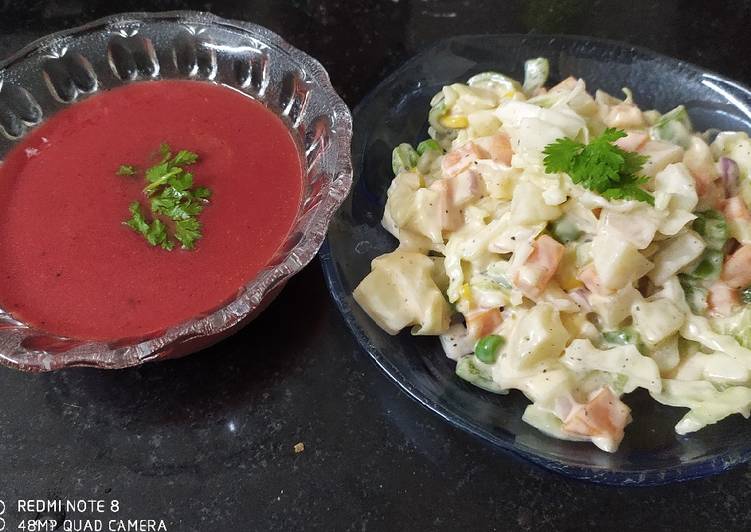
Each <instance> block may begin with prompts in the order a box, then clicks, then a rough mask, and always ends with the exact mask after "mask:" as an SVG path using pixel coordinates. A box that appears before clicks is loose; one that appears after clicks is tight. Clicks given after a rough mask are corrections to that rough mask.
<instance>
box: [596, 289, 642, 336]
mask: <svg viewBox="0 0 751 532" xmlns="http://www.w3.org/2000/svg"><path fill="white" fill-rule="evenodd" d="M641 300H642V295H641V294H640V293H639V291H638V290H637V289H636V288H634V287H633V286H631V285H630V284H628V285H626V286H624V287H623V288H621V289H620V290H618V291H617V292H615V293H614V294H612V295H601V294H596V293H592V294H591V295H590V296H589V304H590V305H592V310H594V311H595V312H596V313H597V314H598V315H599V316H600V318H602V322H603V324H604V325H605V327H607V328H609V329H615V328H617V327H618V326H619V325H620V324H621V322H623V320H625V319H626V318H628V317H629V316H630V315H631V307H632V306H633V304H634V303H637V302H639V301H641Z"/></svg>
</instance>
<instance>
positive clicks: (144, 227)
mask: <svg viewBox="0 0 751 532" xmlns="http://www.w3.org/2000/svg"><path fill="white" fill-rule="evenodd" d="M128 209H129V210H130V215H131V216H130V219H129V220H127V221H125V222H123V223H124V224H125V225H127V226H128V227H130V228H131V229H133V230H134V231H135V232H136V233H140V234H142V235H144V236H145V235H146V233H148V232H149V223H148V222H147V221H146V218H145V217H144V215H143V212H142V211H141V204H140V203H138V202H137V201H134V202H133V203H131V204H130V207H128Z"/></svg>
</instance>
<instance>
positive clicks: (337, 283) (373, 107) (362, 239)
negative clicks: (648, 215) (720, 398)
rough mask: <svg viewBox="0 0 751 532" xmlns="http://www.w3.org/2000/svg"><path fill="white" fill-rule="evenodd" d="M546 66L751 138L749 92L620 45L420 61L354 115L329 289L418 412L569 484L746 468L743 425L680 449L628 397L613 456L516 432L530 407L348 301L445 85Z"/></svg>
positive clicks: (490, 49)
mask: <svg viewBox="0 0 751 532" xmlns="http://www.w3.org/2000/svg"><path fill="white" fill-rule="evenodd" d="M538 56H545V57H547V58H549V59H550V63H551V78H552V81H553V82H555V81H556V80H560V79H563V78H565V77H567V76H568V75H574V76H578V77H583V78H584V79H585V80H586V81H587V87H588V89H590V90H594V89H596V88H601V89H604V90H607V91H608V92H610V93H612V94H617V93H619V92H620V89H621V87H624V86H628V87H630V88H632V89H633V92H634V97H635V99H636V101H637V102H639V103H640V104H642V105H643V106H646V107H647V108H650V107H653V108H657V109H659V110H661V111H667V110H669V109H671V108H673V107H674V106H676V105H678V104H680V103H683V104H685V105H686V107H687V108H688V112H689V114H690V115H691V118H692V120H693V122H694V124H695V125H696V127H697V128H698V129H707V128H710V127H716V128H720V129H731V130H732V129H735V130H738V129H740V130H746V131H748V130H749V129H751V127H750V126H751V110H750V108H749V106H750V105H751V92H749V89H747V88H745V87H743V86H742V85H740V84H738V83H735V82H733V81H730V80H728V79H725V78H723V77H722V76H718V75H716V74H712V73H710V72H706V71H704V70H702V69H700V68H698V67H695V66H692V65H688V64H686V63H683V62H681V61H678V60H675V59H671V58H668V57H664V56H661V55H658V54H655V53H653V52H650V51H648V50H644V49H641V48H635V47H632V46H628V45H625V44H619V43H614V42H609V41H602V40H596V39H589V38H582V37H554V36H542V35H535V36H520V35H495V36H491V35H483V36H465V37H456V38H451V39H448V40H445V41H441V42H440V43H438V44H435V45H433V46H431V47H430V48H428V49H426V50H425V51H423V52H422V53H420V54H419V55H417V56H416V57H414V58H413V59H411V60H410V61H408V62H407V63H406V64H405V65H404V66H402V67H401V68H400V69H398V70H397V71H396V72H395V73H393V74H392V75H391V76H390V77H388V78H387V79H386V80H384V81H383V82H382V83H381V84H380V85H379V86H378V87H377V88H376V89H375V90H374V91H373V92H372V93H370V95H368V96H367V97H366V98H365V100H363V102H362V103H361V104H360V105H359V107H358V108H357V109H356V110H355V112H354V116H355V132H354V139H353V163H354V168H355V182H354V185H353V188H352V193H351V194H350V196H349V197H348V198H347V200H346V201H345V202H344V205H343V207H342V208H341V209H340V210H339V212H338V213H337V214H336V216H335V217H334V219H333V221H332V223H331V226H330V228H329V235H328V238H327V242H326V243H325V244H324V247H323V249H322V250H321V255H320V256H321V260H322V262H323V266H324V272H325V275H326V279H327V282H328V284H329V288H330V289H331V292H332V294H333V296H334V299H335V300H336V303H337V305H338V306H339V309H340V310H341V312H342V314H343V315H344V318H345V320H346V322H347V324H348V325H349V328H350V329H351V330H352V332H353V333H354V335H355V337H356V338H357V340H358V341H359V343H360V344H361V345H362V347H363V348H364V349H365V350H366V351H367V352H368V353H369V354H370V356H371V357H372V358H373V359H374V360H375V361H376V363H377V364H378V365H379V366H380V367H381V368H382V369H383V370H384V371H385V372H386V373H387V374H388V375H389V376H390V377H391V378H392V379H393V380H394V381H396V382H397V384H399V386H401V388H402V389H403V390H404V391H406V392H407V393H408V394H409V395H411V396H412V397H413V398H414V399H416V400H417V401H418V402H420V403H421V404H423V405H424V406H426V407H427V408H429V409H431V410H432V411H434V412H435V413H437V414H438V415H439V416H441V417H443V418H444V419H446V420H447V421H448V422H449V423H451V424H453V425H455V426H457V427H459V428H461V429H463V430H466V431H467V432H469V433H471V434H474V435H476V436H479V437H480V438H482V439H483V440H486V441H488V442H490V443H491V444H493V445H495V446H496V447H498V448H500V449H504V450H506V451H511V452H512V453H514V454H516V455H518V456H521V457H523V458H525V459H527V460H530V461H532V462H534V463H536V464H539V465H541V466H543V467H546V468H548V469H552V470H554V471H557V472H559V473H563V474H565V475H568V476H571V477H576V478H580V479H586V480H590V481H594V482H600V483H606V484H661V483H667V482H672V481H677V480H686V479H689V478H694V477H701V476H704V475H708V474H712V473H716V472H718V471H722V470H724V469H727V468H729V467H732V466H734V465H736V464H739V463H742V462H745V461H747V460H748V459H749V457H751V422H748V421H746V420H744V419H743V418H742V417H741V416H732V417H730V418H728V419H726V420H724V421H722V422H720V423H718V424H716V425H713V426H710V427H707V428H706V429H704V430H701V431H699V432H698V433H694V434H692V435H689V436H686V437H680V436H678V435H677V434H675V432H674V431H673V427H674V425H675V423H676V422H677V421H678V419H680V417H681V416H682V415H683V414H684V413H685V410H683V409H677V408H668V407H663V406H661V405H659V404H657V403H655V402H654V401H652V400H651V399H650V397H649V395H648V394H639V393H635V394H630V395H628V396H626V399H625V400H626V402H627V403H628V404H629V406H631V407H632V410H633V416H634V421H633V423H632V424H631V425H629V426H628V427H627V429H626V437H625V439H624V441H623V444H622V445H621V448H620V449H619V450H618V452H617V453H615V454H608V453H605V452H603V451H600V450H598V449H597V448H596V447H594V446H593V445H591V444H588V443H575V442H566V441H560V440H555V439H553V438H549V437H547V436H545V435H543V434H542V433H540V432H538V431H537V430H536V429H534V428H533V427H531V426H529V425H527V424H526V423H524V422H523V421H522V420H521V416H522V413H523V412H524V407H525V406H526V404H527V403H528V401H527V400H526V399H525V398H524V397H523V396H522V395H521V393H518V392H512V393H510V394H509V395H507V396H497V395H493V394H490V393H486V392H483V391H482V390H480V389H478V388H475V387H473V386H472V385H471V384H468V383H465V382H464V381H462V380H461V379H459V378H457V377H455V375H454V362H453V361H451V360H449V359H448V358H446V356H445V355H444V354H443V351H442V349H441V347H440V344H439V342H438V340H437V339H436V338H426V337H412V336H410V334H409V332H402V333H401V334H399V335H397V336H389V335H388V334H387V333H385V332H384V331H382V330H381V329H380V328H379V327H378V326H376V324H375V323H374V322H373V321H371V320H370V318H369V317H368V316H367V315H366V314H365V313H364V312H363V311H362V310H361V309H360V308H359V307H358V306H357V304H355V302H354V301H353V299H352V295H351V294H352V290H353V289H354V288H355V287H356V286H357V284H358V283H359V282H360V281H361V280H362V279H363V278H364V277H365V275H366V274H367V273H368V272H369V271H370V261H371V260H372V259H373V258H374V257H376V256H378V255H380V254H382V253H385V252H387V251H391V250H393V249H394V247H395V246H396V240H395V239H393V238H392V237H391V236H390V235H389V234H388V233H387V232H386V231H385V230H384V229H383V228H382V227H381V225H380V220H381V216H382V214H383V207H384V204H385V199H386V189H387V187H388V185H389V183H390V182H391V179H392V178H393V173H392V171H391V150H392V148H393V147H394V146H396V145H397V144H399V143H401V142H408V143H410V144H412V145H415V144H416V142H417V141H419V140H422V139H424V138H426V135H427V128H426V117H427V111H428V109H429V101H430V99H431V97H432V96H433V95H434V94H435V93H436V92H438V91H439V90H440V88H441V87H442V86H443V85H446V84H449V83H452V82H455V81H465V80H466V79H467V78H468V77H470V76H471V75H473V74H476V73H478V72H482V71H486V70H497V71H500V72H504V73H508V74H511V75H512V76H513V77H515V78H517V79H519V78H521V77H523V63H524V60H525V59H527V58H530V57H538Z"/></svg>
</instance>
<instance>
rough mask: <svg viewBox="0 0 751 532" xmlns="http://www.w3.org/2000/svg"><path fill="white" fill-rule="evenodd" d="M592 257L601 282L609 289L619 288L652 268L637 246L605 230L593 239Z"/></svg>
mask: <svg viewBox="0 0 751 532" xmlns="http://www.w3.org/2000/svg"><path fill="white" fill-rule="evenodd" d="M592 257H593V259H594V265H595V270H596V271H597V276H598V278H599V281H600V283H601V284H602V286H603V287H605V288H607V289H609V290H619V289H621V288H623V287H624V286H626V285H628V284H630V283H632V282H633V281H635V280H637V279H639V278H640V277H642V276H643V275H644V274H646V273H647V272H648V271H649V270H651V269H652V263H651V262H650V261H649V260H648V259H646V258H645V257H644V256H643V255H642V254H641V253H639V250H638V249H636V246H634V245H633V244H631V243H630V242H628V241H626V240H625V239H624V238H618V237H617V236H613V235H610V234H608V233H604V232H603V233H600V234H598V235H597V236H596V237H595V238H594V240H593V241H592Z"/></svg>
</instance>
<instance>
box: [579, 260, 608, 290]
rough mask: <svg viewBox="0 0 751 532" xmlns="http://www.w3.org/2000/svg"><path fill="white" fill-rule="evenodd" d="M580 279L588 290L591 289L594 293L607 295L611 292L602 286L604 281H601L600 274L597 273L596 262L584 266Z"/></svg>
mask: <svg viewBox="0 0 751 532" xmlns="http://www.w3.org/2000/svg"><path fill="white" fill-rule="evenodd" d="M578 279H579V280H580V281H581V282H582V283H584V286H586V287H587V290H589V291H590V292H592V293H593V294H600V295H606V294H608V293H609V290H608V289H607V288H605V287H604V286H602V283H601V282H600V276H599V275H597V270H596V269H595V265H594V263H590V264H588V265H586V266H585V267H584V268H582V270H581V271H580V272H579V276H578Z"/></svg>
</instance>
